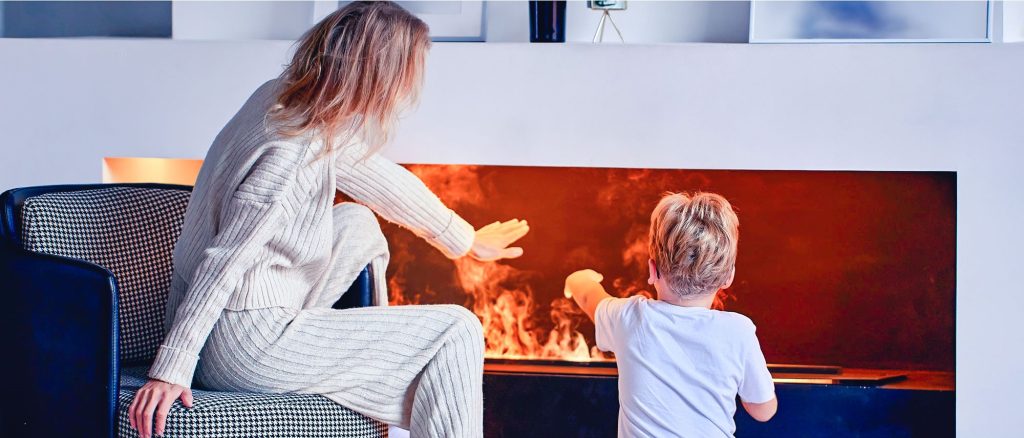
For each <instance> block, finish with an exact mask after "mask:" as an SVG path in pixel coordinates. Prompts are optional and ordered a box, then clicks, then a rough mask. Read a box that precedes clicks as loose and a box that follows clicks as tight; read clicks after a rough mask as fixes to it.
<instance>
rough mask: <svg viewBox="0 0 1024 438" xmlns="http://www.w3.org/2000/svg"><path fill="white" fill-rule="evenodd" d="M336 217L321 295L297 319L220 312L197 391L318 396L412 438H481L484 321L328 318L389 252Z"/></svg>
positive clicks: (355, 221)
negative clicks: (342, 297) (374, 262)
mask: <svg viewBox="0 0 1024 438" xmlns="http://www.w3.org/2000/svg"><path fill="white" fill-rule="evenodd" d="M334 217H335V232H336V233H335V248H334V253H335V254H336V255H338V257H335V260H334V261H333V262H334V264H333V266H334V269H332V271H331V272H329V273H324V275H325V278H326V281H325V282H324V283H323V284H324V288H322V289H321V290H320V291H319V292H318V291H313V292H311V294H313V295H317V294H318V293H319V295H317V296H312V297H310V299H307V307H306V308H303V309H292V308H285V307H270V308H263V309H250V310H243V311H232V310H225V311H224V313H223V314H222V316H221V318H220V320H218V322H217V324H216V326H215V327H214V329H213V332H212V333H211V334H210V337H209V339H208V340H207V342H206V345H205V346H204V348H203V351H202V354H201V359H200V362H199V367H198V369H197V371H196V377H197V379H198V381H199V383H200V384H201V385H203V386H205V387H208V388H211V389H217V390H231V391H252V392H267V393H284V392H299V393H316V394H323V395H324V396H326V397H328V398H330V399H331V400H334V401H336V402H337V403H339V404H341V405H343V406H345V407H348V408H350V409H352V410H355V411H357V412H360V413H362V414H364V415H367V416H369V417H372V418H376V419H378V420H381V421H384V422H386V423H389V424H394V425H398V426H399V427H402V428H406V429H409V430H410V436H411V437H481V436H483V391H482V386H483V383H482V379H483V351H484V342H483V334H482V331H481V327H480V321H479V320H478V319H477V317H476V316H475V315H473V314H472V313H471V312H470V311H468V310H466V309H465V308H463V307H461V306H451V305H431V306H397V307H368V308H359V309H345V310H336V309H331V308H330V306H331V305H332V304H333V303H334V301H336V300H337V298H338V297H339V296H340V295H341V294H342V293H343V292H344V291H345V290H347V289H348V286H349V285H350V283H351V282H352V279H354V278H355V276H356V274H358V272H359V271H360V270H362V268H363V267H365V266H366V264H367V263H369V262H370V261H371V260H382V261H383V264H384V266H386V264H387V247H386V243H384V242H383V235H381V234H380V229H379V224H378V223H377V220H376V217H374V216H373V215H372V213H369V210H368V209H366V208H365V207H362V206H358V205H355V204H341V205H340V206H337V207H335V215H334ZM367 229H371V230H375V233H367V232H366V230H367ZM367 236H372V238H367ZM381 247H383V248H384V252H383V253H381V252H380V248H381ZM349 254H358V255H359V257H348V256H347V255H349ZM382 254H383V256H382ZM356 258H362V259H361V260H353V259H356ZM378 263H379V262H378ZM373 268H374V269H377V266H376V265H374V266H373ZM380 269H381V271H380V272H383V269H384V267H383V266H382V267H381V268H380ZM375 277H378V278H381V277H383V275H382V274H380V275H375ZM376 283H377V284H381V283H383V281H376Z"/></svg>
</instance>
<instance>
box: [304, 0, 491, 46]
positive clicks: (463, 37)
mask: <svg viewBox="0 0 1024 438" xmlns="http://www.w3.org/2000/svg"><path fill="white" fill-rule="evenodd" d="M348 3H349V2H348V1H314V2H313V22H314V23H316V22H318V21H320V20H321V19H323V18H324V17H326V16H327V15H328V14H330V13H331V12H334V11H335V10H337V9H338V8H342V7H344V6H345V5H347V4H348ZM395 3H398V4H399V5H401V6H402V7H403V8H405V9H406V10H407V11H409V12H411V13H412V14H413V15H415V16H417V17H419V19H420V20H423V22H424V23H427V26H429V27H430V40H431V41H461V42H473V41H484V40H485V39H486V37H485V26H484V17H485V11H486V8H484V2H483V1H459V0H454V1H453V0H447V1H397V2H395Z"/></svg>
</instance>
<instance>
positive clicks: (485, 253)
mask: <svg viewBox="0 0 1024 438" xmlns="http://www.w3.org/2000/svg"><path fill="white" fill-rule="evenodd" d="M529 231H530V226H529V225H528V224H527V223H526V221H521V220H519V219H512V220H509V221H505V222H495V223H493V224H490V225H487V226H485V227H483V228H480V229H479V230H476V237H475V238H474V239H473V247H472V248H470V250H469V255H470V257H473V258H474V259H477V260H480V261H482V262H489V261H494V260H500V259H514V258H516V257H519V256H521V255H523V249H522V248H520V247H511V248H510V247H509V245H511V244H512V242H515V241H517V240H519V238H521V237H523V236H525V235H526V233H527V232H529Z"/></svg>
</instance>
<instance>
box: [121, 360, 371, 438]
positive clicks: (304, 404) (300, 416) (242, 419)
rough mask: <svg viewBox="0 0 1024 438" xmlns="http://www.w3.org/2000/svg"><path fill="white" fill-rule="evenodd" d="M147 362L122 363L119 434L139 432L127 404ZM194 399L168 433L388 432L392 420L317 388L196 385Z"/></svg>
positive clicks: (174, 417)
mask: <svg viewBox="0 0 1024 438" xmlns="http://www.w3.org/2000/svg"><path fill="white" fill-rule="evenodd" d="M146 371H147V368H146V367H133V368H122V369H121V391H120V393H119V394H118V406H117V410H118V413H117V425H118V436H119V437H122V438H127V437H138V436H139V435H138V433H137V432H136V431H135V429H132V428H131V424H130V422H129V421H128V406H129V405H131V402H132V397H133V396H134V394H135V391H136V390H137V389H138V388H139V387H141V386H142V385H143V384H144V383H145V382H146ZM192 397H193V404H192V407H191V408H185V407H183V406H182V405H181V401H180V400H179V401H175V402H174V405H173V406H171V411H170V413H169V414H168V417H167V426H166V430H165V432H164V436H165V437H190V438H191V437H194V438H204V437H210V438H230V437H246V438H248V437H268V438H269V437H281V438H292V437H294V438H299V437H352V438H356V437H358V438H374V437H386V436H388V426H387V425H386V424H384V423H381V422H378V421H376V420H372V419H370V418H367V417H364V416H363V415H361V414H359V413H356V412H354V411H352V410H349V409H348V408H345V407H343V406H341V405H339V404H337V403H334V402H333V401H331V400H330V399H328V398H327V397H324V396H322V395H318V394H256V393H238V392H219V391H203V390H198V389H193V390H192Z"/></svg>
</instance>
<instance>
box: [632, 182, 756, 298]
mask: <svg viewBox="0 0 1024 438" xmlns="http://www.w3.org/2000/svg"><path fill="white" fill-rule="evenodd" d="M739 225H740V221H739V218H737V217H736V212H734V211H733V209H732V206H731V205H730V204H729V201H727V200H726V199H725V198H724V197H722V196H721V195H718V194H715V193H703V192H697V193H695V194H693V195H692V196H690V195H688V194H686V193H670V194H668V195H666V196H665V197H663V198H661V201H660V202H658V206H657V207H655V208H654V212H653V213H651V230H650V243H649V246H648V251H650V255H651V259H653V260H654V264H655V266H656V267H657V268H658V275H659V276H661V277H664V278H665V282H666V284H668V287H669V289H671V290H672V292H673V293H675V294H676V295H677V296H678V297H680V298H696V297H699V296H702V295H705V294H711V293H715V292H717V291H718V290H719V289H720V288H722V287H724V286H725V285H726V284H728V283H729V280H730V278H731V276H732V270H733V268H734V267H735V266H736V252H737V244H738V242H739V237H740V231H739Z"/></svg>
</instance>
